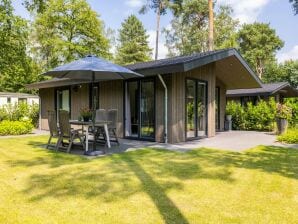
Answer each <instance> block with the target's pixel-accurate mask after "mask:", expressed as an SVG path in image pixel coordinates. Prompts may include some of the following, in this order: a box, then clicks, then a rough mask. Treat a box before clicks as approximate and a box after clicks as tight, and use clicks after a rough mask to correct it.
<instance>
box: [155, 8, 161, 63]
mask: <svg viewBox="0 0 298 224" xmlns="http://www.w3.org/2000/svg"><path fill="white" fill-rule="evenodd" d="M159 25H160V8H158V9H157V12H156V40H155V60H157V59H158V42H159Z"/></svg>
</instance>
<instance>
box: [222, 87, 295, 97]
mask: <svg viewBox="0 0 298 224" xmlns="http://www.w3.org/2000/svg"><path fill="white" fill-rule="evenodd" d="M276 94H280V95H282V96H283V97H286V98H290V97H298V89H295V88H294V87H293V86H291V85H290V84H289V83H284V84H282V85H280V86H278V87H276V88H275V89H272V90H270V91H269V90H266V89H265V88H264V87H262V88H257V89H238V90H230V91H227V97H229V98H232V97H242V96H273V95H276Z"/></svg>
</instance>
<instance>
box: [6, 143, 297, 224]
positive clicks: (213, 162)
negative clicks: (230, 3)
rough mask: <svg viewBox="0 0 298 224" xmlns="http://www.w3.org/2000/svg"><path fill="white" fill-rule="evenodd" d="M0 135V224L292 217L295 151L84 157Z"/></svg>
mask: <svg viewBox="0 0 298 224" xmlns="http://www.w3.org/2000/svg"><path fill="white" fill-rule="evenodd" d="M46 140H47V138H46V137H30V138H27V137H26V138H9V139H1V140H0V223H7V224H9V223H13V224H16V223H22V224H23V223H30V224H34V223H42V224H45V223H51V224H52V223H113V224H114V223H129V224H132V223H154V224H156V223H168V224H170V223H179V224H183V223H216V224H217V223H266V224H267V223H278V224H280V223H297V220H298V212H297V211H298V191H297V190H298V150H295V149H288V148H279V147H258V148H255V149H251V150H247V151H245V152H242V153H238V152H230V151H219V150H212V149H204V148H202V149H198V150H193V151H190V152H188V153H178V152H171V151H166V150H157V149H144V150H138V151H133V152H127V153H122V154H114V155H112V156H106V157H103V158H96V159H86V158H83V157H80V156H76V155H68V154H64V153H55V152H51V151H47V150H45V149H43V148H41V147H40V145H41V144H44V143H45V142H46Z"/></svg>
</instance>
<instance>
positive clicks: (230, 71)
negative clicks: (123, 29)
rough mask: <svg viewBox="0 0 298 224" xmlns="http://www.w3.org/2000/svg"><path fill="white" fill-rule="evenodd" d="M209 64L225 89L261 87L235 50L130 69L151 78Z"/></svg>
mask: <svg viewBox="0 0 298 224" xmlns="http://www.w3.org/2000/svg"><path fill="white" fill-rule="evenodd" d="M211 63H215V65H216V76H217V78H218V79H220V80H221V81H222V82H223V83H224V84H225V85H226V87H227V89H242V88H259V87H261V86H262V82H261V80H260V79H259V78H258V76H257V75H256V74H255V73H254V72H253V70H252V69H251V68H250V67H249V65H248V64H247V62H246V61H245V60H244V59H243V58H242V56H241V55H240V54H239V52H238V51H237V50H235V49H226V50H221V51H216V52H214V53H211V54H206V55H203V56H200V57H198V58H192V59H191V60H186V61H182V62H179V63H172V64H171V63H166V64H164V65H159V66H148V67H145V68H144V67H143V68H140V69H138V68H136V69H133V66H132V67H131V69H132V70H134V71H136V72H138V73H140V74H143V75H144V76H153V75H157V74H173V73H179V72H187V71H190V70H193V69H196V68H198V67H201V66H204V65H207V64H211ZM128 67H130V66H128Z"/></svg>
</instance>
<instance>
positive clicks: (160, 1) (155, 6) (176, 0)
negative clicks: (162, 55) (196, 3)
mask: <svg viewBox="0 0 298 224" xmlns="http://www.w3.org/2000/svg"><path fill="white" fill-rule="evenodd" d="M181 2H182V0H147V3H146V4H145V5H144V6H143V7H142V8H141V9H140V13H141V14H144V13H146V12H148V10H149V9H152V10H154V12H155V13H156V38H155V57H154V58H155V60H157V59H158V44H159V33H160V17H161V16H162V15H165V14H166V13H167V9H168V8H172V9H173V10H174V11H176V10H178V5H180V4H181Z"/></svg>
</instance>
